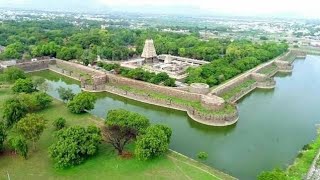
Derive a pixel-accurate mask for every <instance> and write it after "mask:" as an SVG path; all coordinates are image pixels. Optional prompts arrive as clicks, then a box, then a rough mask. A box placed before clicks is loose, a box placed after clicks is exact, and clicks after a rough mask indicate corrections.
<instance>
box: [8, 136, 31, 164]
mask: <svg viewBox="0 0 320 180" xmlns="http://www.w3.org/2000/svg"><path fill="white" fill-rule="evenodd" d="M8 144H9V147H10V148H11V149H12V150H14V151H15V153H17V154H19V155H20V156H22V157H24V158H25V159H27V157H28V151H29V148H28V143H27V140H26V139H25V138H23V137H21V136H13V137H9V140H8Z"/></svg>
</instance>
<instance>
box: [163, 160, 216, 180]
mask: <svg viewBox="0 0 320 180" xmlns="http://www.w3.org/2000/svg"><path fill="white" fill-rule="evenodd" d="M167 156H168V157H169V158H170V159H172V160H173V161H179V162H182V163H184V164H187V165H189V166H191V167H194V168H196V169H198V170H200V171H202V172H205V173H207V174H210V175H211V176H213V177H215V178H216V179H219V180H222V179H221V178H219V177H217V176H216V175H214V174H212V173H211V172H209V171H207V170H205V169H202V168H200V167H198V166H195V165H193V164H191V163H188V162H186V161H182V160H180V159H177V158H175V157H173V156H171V155H167ZM177 166H178V165H177ZM178 168H180V167H178Z"/></svg>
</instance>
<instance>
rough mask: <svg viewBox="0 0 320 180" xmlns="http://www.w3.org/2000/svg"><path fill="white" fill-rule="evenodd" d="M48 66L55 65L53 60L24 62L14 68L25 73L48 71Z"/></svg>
mask: <svg viewBox="0 0 320 180" xmlns="http://www.w3.org/2000/svg"><path fill="white" fill-rule="evenodd" d="M50 64H55V60H39V61H34V62H24V63H18V64H17V65H15V66H16V67H18V68H20V69H22V70H24V71H26V72H31V71H39V70H45V69H48V68H49V65H50Z"/></svg>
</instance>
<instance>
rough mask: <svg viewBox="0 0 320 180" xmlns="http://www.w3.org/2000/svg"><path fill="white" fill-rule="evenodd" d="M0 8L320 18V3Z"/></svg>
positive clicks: (24, 3) (123, 0) (3, 3)
mask: <svg viewBox="0 0 320 180" xmlns="http://www.w3.org/2000/svg"><path fill="white" fill-rule="evenodd" d="M0 7H17V8H28V9H30V8H32V9H43V10H62V11H64V10H83V11H86V10H87V11H88V10H91V11H94V10H100V11H101V10H118V11H127V12H147V13H150V12H155V13H159V12H163V13H170V12H172V13H175V12H176V13H177V12H179V13H185V14H188V13H206V14H225V15H243V16H256V15H268V16H276V15H294V16H301V17H311V18H320V10H319V7H320V0H0Z"/></svg>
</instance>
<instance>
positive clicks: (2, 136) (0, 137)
mask: <svg viewBox="0 0 320 180" xmlns="http://www.w3.org/2000/svg"><path fill="white" fill-rule="evenodd" d="M6 137H7V131H6V127H5V124H4V123H3V122H0V151H2V150H3V143H4V141H5V140H6Z"/></svg>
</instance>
